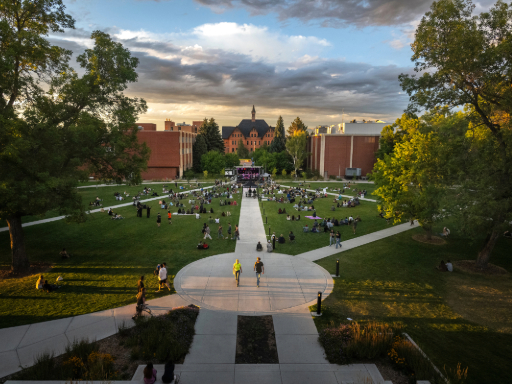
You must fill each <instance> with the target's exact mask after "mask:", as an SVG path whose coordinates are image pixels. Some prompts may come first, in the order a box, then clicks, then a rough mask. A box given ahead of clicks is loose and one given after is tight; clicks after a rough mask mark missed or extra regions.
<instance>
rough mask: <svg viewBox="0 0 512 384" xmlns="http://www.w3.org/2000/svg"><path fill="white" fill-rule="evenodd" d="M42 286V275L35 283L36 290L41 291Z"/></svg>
mask: <svg viewBox="0 0 512 384" xmlns="http://www.w3.org/2000/svg"><path fill="white" fill-rule="evenodd" d="M43 285H44V278H43V275H40V276H39V279H37V282H36V289H43Z"/></svg>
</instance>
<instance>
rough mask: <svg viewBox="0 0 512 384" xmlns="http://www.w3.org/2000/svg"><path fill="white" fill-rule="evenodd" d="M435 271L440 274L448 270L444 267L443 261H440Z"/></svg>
mask: <svg viewBox="0 0 512 384" xmlns="http://www.w3.org/2000/svg"><path fill="white" fill-rule="evenodd" d="M435 269H437V270H438V271H441V272H448V268H447V267H446V264H445V263H444V260H441V262H440V263H439V265H438V266H437V267H436V268H435Z"/></svg>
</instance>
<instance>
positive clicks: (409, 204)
mask: <svg viewBox="0 0 512 384" xmlns="http://www.w3.org/2000/svg"><path fill="white" fill-rule="evenodd" d="M415 120H416V119H415ZM441 147H442V139H441V137H440V136H439V135H438V133H437V132H429V133H426V134H424V133H421V132H415V133H412V134H411V135H409V140H406V141H404V142H402V143H398V144H396V146H395V147H394V149H393V152H392V153H391V154H389V155H388V154H385V155H384V158H383V159H378V160H377V163H376V164H375V166H374V168H373V178H374V180H375V184H376V186H377V189H376V190H375V192H374V194H375V195H377V196H379V197H380V199H381V201H382V203H383V206H382V208H383V210H384V211H385V214H386V217H388V218H393V219H394V222H395V223H399V222H401V221H402V220H403V219H404V218H405V219H408V220H412V219H417V220H418V223H419V224H420V225H421V226H422V228H423V229H424V230H425V231H426V233H427V239H428V240H431V239H432V225H433V224H434V223H435V222H436V221H438V220H440V219H441V218H443V210H442V207H443V206H442V204H443V203H442V201H443V198H444V196H445V191H446V185H445V179H446V174H445V173H446V172H447V171H448V169H447V167H446V165H445V164H444V163H443V162H442V156H441V155H440V151H441V149H440V148H441Z"/></svg>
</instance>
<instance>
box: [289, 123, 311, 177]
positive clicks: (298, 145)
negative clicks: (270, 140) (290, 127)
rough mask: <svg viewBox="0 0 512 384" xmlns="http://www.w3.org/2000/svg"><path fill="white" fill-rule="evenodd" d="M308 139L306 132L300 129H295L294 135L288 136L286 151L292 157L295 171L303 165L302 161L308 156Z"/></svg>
mask: <svg viewBox="0 0 512 384" xmlns="http://www.w3.org/2000/svg"><path fill="white" fill-rule="evenodd" d="M306 141H307V136H306V133H305V132H304V131H300V130H297V131H294V133H293V134H292V136H290V137H288V140H287V141H286V151H287V152H288V153H289V154H290V156H291V157H292V160H293V168H294V171H295V172H297V169H299V168H300V167H301V166H302V163H303V162H304V160H305V159H306V158H307V156H308V153H307V152H306Z"/></svg>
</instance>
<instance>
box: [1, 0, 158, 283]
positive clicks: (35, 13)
mask: <svg viewBox="0 0 512 384" xmlns="http://www.w3.org/2000/svg"><path fill="white" fill-rule="evenodd" d="M73 27H74V20H73V19H72V17H71V16H69V15H67V14H66V13H65V7H64V5H63V3H62V1H61V0H38V1H28V0H27V1H1V2H0V69H1V70H0V196H2V198H1V199H0V217H1V218H2V219H5V220H6V221H7V223H8V226H9V232H10V238H11V250H12V271H13V272H14V273H18V272H21V271H24V270H26V269H27V268H28V267H29V265H30V263H29V258H28V255H27V253H26V251H25V246H24V241H23V229H22V224H21V218H22V217H23V216H24V215H28V214H31V215H44V214H45V212H47V211H48V210H58V211H59V212H60V213H61V214H65V215H68V217H69V218H70V219H74V220H76V221H81V220H84V219H85V208H84V206H83V204H82V201H81V198H80V196H79V194H78V192H77V189H76V186H77V183H78V181H79V180H80V179H84V178H86V177H88V176H89V174H94V175H96V176H98V177H100V178H108V179H114V180H116V181H119V182H120V181H122V180H123V179H128V180H130V181H131V182H138V181H139V180H140V170H141V169H142V168H144V167H145V165H146V163H147V159H148V157H149V150H148V149H147V147H146V146H145V145H143V144H139V142H138V140H137V130H136V129H134V126H135V122H136V118H137V115H138V114H139V113H141V112H145V111H146V104H145V102H144V101H143V100H139V99H132V98H128V97H126V96H124V94H123V90H125V89H126V87H127V85H128V83H131V82H135V81H137V73H136V71H135V68H136V67H137V64H138V60H137V59H136V58H133V57H131V55H130V52H129V51H128V50H126V49H125V48H123V46H122V45H121V44H119V43H116V42H114V41H112V40H111V39H110V36H109V35H107V34H105V33H102V32H99V31H96V32H93V33H92V35H91V39H92V46H93V47H92V48H91V49H87V50H86V51H85V53H83V54H82V55H80V56H78V58H77V61H78V63H79V65H80V67H81V68H82V70H81V71H80V72H81V73H83V74H82V75H80V76H79V75H78V74H77V72H75V71H73V70H72V69H71V68H70V67H69V65H68V62H69V59H70V57H71V54H72V52H71V51H68V50H65V49H63V48H60V47H56V46H52V45H51V44H50V43H49V41H48V40H47V39H46V38H45V36H47V35H48V33H49V32H52V33H57V32H63V31H64V28H73Z"/></svg>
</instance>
